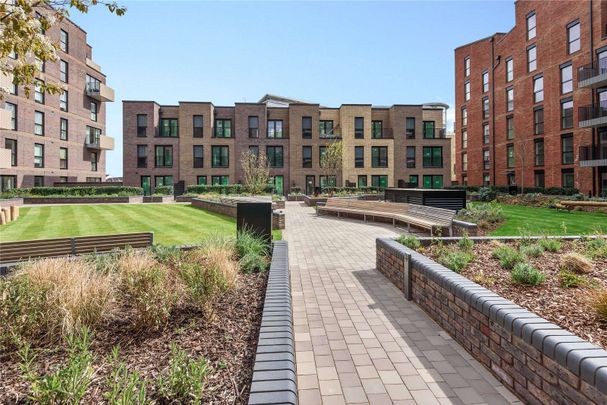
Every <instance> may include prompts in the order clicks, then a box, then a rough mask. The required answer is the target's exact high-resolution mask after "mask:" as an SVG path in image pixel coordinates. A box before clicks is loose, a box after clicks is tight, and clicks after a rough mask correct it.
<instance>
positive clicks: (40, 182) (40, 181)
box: [34, 176, 44, 187]
mask: <svg viewBox="0 0 607 405" xmlns="http://www.w3.org/2000/svg"><path fill="white" fill-rule="evenodd" d="M34 187H44V176H34Z"/></svg>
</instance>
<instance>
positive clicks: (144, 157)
mask: <svg viewBox="0 0 607 405" xmlns="http://www.w3.org/2000/svg"><path fill="white" fill-rule="evenodd" d="M137 167H138V168H146V167H148V147H147V145H137Z"/></svg>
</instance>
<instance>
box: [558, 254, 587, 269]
mask: <svg viewBox="0 0 607 405" xmlns="http://www.w3.org/2000/svg"><path fill="white" fill-rule="evenodd" d="M561 270H566V271H569V272H572V273H578V274H588V273H590V272H592V262H591V261H590V260H588V259H586V258H585V257H584V256H582V255H581V254H579V253H575V252H572V253H567V254H566V255H564V256H563V257H562V258H561Z"/></svg>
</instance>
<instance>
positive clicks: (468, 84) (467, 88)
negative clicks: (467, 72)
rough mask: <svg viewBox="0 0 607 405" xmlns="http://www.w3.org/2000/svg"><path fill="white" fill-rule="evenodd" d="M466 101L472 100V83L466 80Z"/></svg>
mask: <svg viewBox="0 0 607 405" xmlns="http://www.w3.org/2000/svg"><path fill="white" fill-rule="evenodd" d="M464 100H466V101H468V100H470V81H469V80H466V82H465V83H464Z"/></svg>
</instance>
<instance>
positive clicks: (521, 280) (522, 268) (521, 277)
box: [511, 262, 546, 285]
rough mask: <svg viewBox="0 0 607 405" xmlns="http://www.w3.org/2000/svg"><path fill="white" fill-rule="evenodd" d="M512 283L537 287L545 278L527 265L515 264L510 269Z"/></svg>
mask: <svg viewBox="0 0 607 405" xmlns="http://www.w3.org/2000/svg"><path fill="white" fill-rule="evenodd" d="M511 277H512V281H513V282H515V283H518V284H528V285H539V284H542V283H543V282H544V280H545V279H546V276H545V275H544V274H543V273H542V272H541V271H539V270H538V269H536V268H535V267H533V266H532V265H531V264H529V263H524V262H521V263H517V264H516V265H515V266H514V268H513V269H512V273H511Z"/></svg>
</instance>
